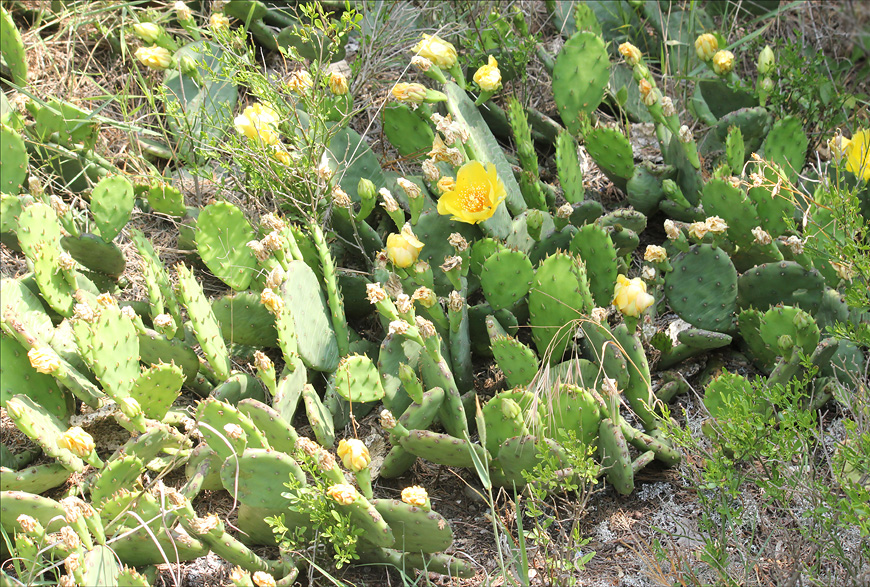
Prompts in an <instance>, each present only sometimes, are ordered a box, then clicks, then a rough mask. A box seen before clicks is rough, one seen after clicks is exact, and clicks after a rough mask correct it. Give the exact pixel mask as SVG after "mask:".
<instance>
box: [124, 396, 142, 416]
mask: <svg viewBox="0 0 870 587" xmlns="http://www.w3.org/2000/svg"><path fill="white" fill-rule="evenodd" d="M118 409H119V410H121V413H122V414H124V415H125V416H127V417H128V418H131V419H132V418H135V417H137V416H139V415H140V414H142V406H140V405H139V402H138V401H136V400H135V399H134V398H132V397H122V398H121V399H119V400H118Z"/></svg>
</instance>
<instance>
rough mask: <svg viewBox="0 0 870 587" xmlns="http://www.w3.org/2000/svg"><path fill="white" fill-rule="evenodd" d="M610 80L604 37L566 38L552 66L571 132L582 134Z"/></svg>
mask: <svg viewBox="0 0 870 587" xmlns="http://www.w3.org/2000/svg"><path fill="white" fill-rule="evenodd" d="M609 81H610V59H609V57H608V55H607V49H606V48H605V47H604V41H603V40H602V39H601V37H599V36H598V35H596V34H594V33H591V32H579V33H576V34H575V35H573V36H572V37H571V38H570V39H568V40H567V41H566V42H565V45H564V46H563V47H562V50H561V51H560V52H559V55H558V57H557V58H556V64H555V67H554V68H553V98H555V100H556V106H557V107H558V109H559V114H561V116H562V121H563V122H564V123H565V127H566V128H567V129H568V130H569V131H571V134H573V135H575V136H577V135H579V134H581V132H582V130H583V121H584V119H585V117H586V116H588V115H589V114H591V113H592V112H594V111H595V110H596V109H597V108H598V105H599V104H601V99H602V98H603V97H604V90H605V89H606V88H607V83H608V82H609ZM630 176H631V174H629V177H630Z"/></svg>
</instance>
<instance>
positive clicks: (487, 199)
mask: <svg viewBox="0 0 870 587" xmlns="http://www.w3.org/2000/svg"><path fill="white" fill-rule="evenodd" d="M505 197H507V192H505V189H504V184H503V183H502V181H501V180H500V179H499V177H498V174H497V173H496V170H495V165H493V164H492V163H487V164H486V167H484V165H483V163H481V162H480V161H469V162H468V163H466V164H465V165H463V166H462V167H461V168H460V169H459V173H458V174H457V175H456V187H455V188H454V189H452V190H450V191H448V192H445V193H444V195H442V196H441V198H440V199H439V200H438V213H439V214H452V215H453V218H452V220H458V221H459V222H467V223H468V224H477V223H478V222H483V221H484V220H487V219H488V218H491V217H492V215H493V214H495V211H496V209H497V208H498V206H499V204H501V203H502V202H503V201H504V199H505Z"/></svg>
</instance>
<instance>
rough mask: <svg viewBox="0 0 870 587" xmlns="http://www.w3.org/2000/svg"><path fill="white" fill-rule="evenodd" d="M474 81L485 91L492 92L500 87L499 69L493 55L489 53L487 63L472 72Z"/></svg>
mask: <svg viewBox="0 0 870 587" xmlns="http://www.w3.org/2000/svg"><path fill="white" fill-rule="evenodd" d="M474 81H475V83H477V85H479V86H480V89H481V90H483V91H485V92H494V91H496V90H497V89H499V88H500V87H501V71H499V69H498V61H496V59H495V57H493V56H492V55H490V56H489V60H488V62H487V64H486V65H484V66H482V67H481V68H480V69H478V70H477V71H476V72H475V73H474Z"/></svg>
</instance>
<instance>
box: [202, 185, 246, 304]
mask: <svg viewBox="0 0 870 587" xmlns="http://www.w3.org/2000/svg"><path fill="white" fill-rule="evenodd" d="M256 238H257V233H256V232H255V231H254V229H253V227H252V226H251V225H250V224H249V223H248V219H247V218H245V214H244V213H243V212H242V211H241V210H239V209H238V208H237V207H236V206H234V205H232V204H230V203H229V202H215V203H214V204H209V205H208V206H206V207H205V208H203V209H202V210H201V211H200V213H199V216H198V217H197V219H196V249H197V251H198V252H199V256H200V258H202V262H203V263H205V265H206V267H208V268H209V271H211V272H212V273H213V274H214V275H215V276H216V277H217V278H219V279H220V280H221V281H223V282H224V283H226V284H227V285H228V286H230V287H231V288H233V289H234V290H237V291H239V290H243V289H245V288H247V287H248V285H249V284H250V283H251V279H252V278H253V275H254V269H255V268H256V266H257V258H256V257H255V256H254V252H253V251H252V250H251V249H250V248H248V246H247V243H248V242H249V241H252V240H256Z"/></svg>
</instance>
